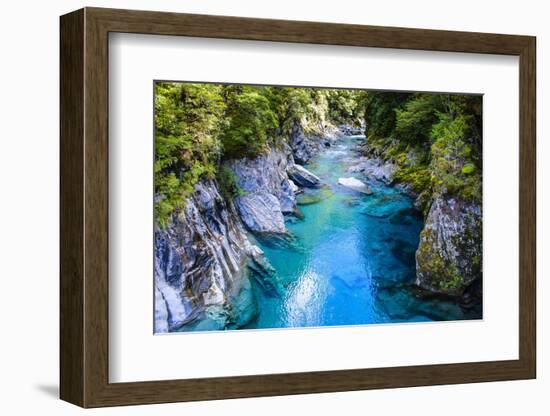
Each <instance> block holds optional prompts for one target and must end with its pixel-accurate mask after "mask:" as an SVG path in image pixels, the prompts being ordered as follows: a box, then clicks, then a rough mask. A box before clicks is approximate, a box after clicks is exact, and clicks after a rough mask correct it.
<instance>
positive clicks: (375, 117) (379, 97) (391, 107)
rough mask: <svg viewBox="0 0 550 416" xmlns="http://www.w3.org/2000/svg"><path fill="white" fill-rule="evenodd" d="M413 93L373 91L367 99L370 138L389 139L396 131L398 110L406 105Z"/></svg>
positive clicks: (367, 120)
mask: <svg viewBox="0 0 550 416" xmlns="http://www.w3.org/2000/svg"><path fill="white" fill-rule="evenodd" d="M410 96H411V94H407V93H400V92H382V91H373V92H369V93H368V97H367V99H366V101H365V121H366V123H367V131H366V134H367V136H368V137H369V139H371V138H372V139H376V138H378V139H387V138H391V137H392V136H393V135H394V133H395V125H396V111H397V110H400V109H402V108H403V107H404V105H405V104H406V102H407V99H408V98H409V97H410Z"/></svg>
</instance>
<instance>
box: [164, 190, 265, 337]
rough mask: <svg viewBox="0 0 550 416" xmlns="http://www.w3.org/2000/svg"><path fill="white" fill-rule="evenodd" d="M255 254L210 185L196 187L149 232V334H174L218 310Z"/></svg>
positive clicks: (235, 218) (227, 206)
mask: <svg viewBox="0 0 550 416" xmlns="http://www.w3.org/2000/svg"><path fill="white" fill-rule="evenodd" d="M259 253H261V250H260V249H259V248H258V247H256V246H254V245H252V244H251V243H250V241H249V240H248V237H247V235H246V232H245V230H244V228H243V227H242V224H241V222H240V220H239V217H238V215H237V213H236V211H235V208H234V207H233V205H232V204H231V203H230V202H226V201H224V199H223V198H222V197H221V195H220V193H219V191H218V187H217V185H216V183H215V182H214V181H205V182H201V183H198V184H197V185H196V186H195V192H194V193H193V194H192V195H191V197H190V198H188V200H187V203H186V205H185V209H183V210H182V211H181V212H180V213H179V214H178V215H175V214H174V216H173V218H172V222H171V223H170V224H169V225H167V226H166V228H164V229H160V228H159V229H156V230H155V273H154V275H155V331H156V332H167V331H171V330H174V329H177V328H178V327H180V326H181V325H183V324H185V323H187V322H190V321H192V320H193V319H194V318H196V317H197V316H198V315H199V314H200V313H201V312H204V311H205V309H206V308H208V307H211V306H216V305H217V306H222V305H224V304H225V303H226V301H227V297H228V294H229V293H230V291H231V290H232V289H233V288H234V287H235V286H236V285H237V284H238V283H239V282H240V280H241V277H242V276H243V274H244V273H245V270H246V262H247V260H248V259H249V258H250V257H254V256H258V255H260V254H259Z"/></svg>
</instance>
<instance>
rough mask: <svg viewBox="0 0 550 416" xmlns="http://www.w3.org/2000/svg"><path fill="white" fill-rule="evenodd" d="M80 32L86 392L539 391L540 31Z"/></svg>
mask: <svg viewBox="0 0 550 416" xmlns="http://www.w3.org/2000/svg"><path fill="white" fill-rule="evenodd" d="M60 28H61V50H60V54H61V128H60V130H61V173H60V176H61V178H60V181H61V248H60V251H61V272H60V274H61V276H60V278H61V305H60V322H61V334H60V335H61V351H60V355H61V388H60V395H61V398H62V399H63V400H66V401H68V402H71V403H74V404H77V405H79V406H82V407H101V406H115V405H129V404H146V403H163V402H177V401H190V400H212V399H224V398H237V397H256V396H268V395H287V394H303V393H319V392H336V391H349V390H362V389H375V388H397V387H410V386H422V385H436V384H454V383H473V382H487V381H500V380H517V379H529V378H535V376H536V333H535V318H536V317H535V310H536V308H535V298H536V296H535V294H536V292H535V244H536V238H535V220H536V212H535V197H536V195H535V160H536V157H535V156H536V153H535V113H536V108H535V107H536V97H535V50H536V46H535V38H534V37H530V36H518V35H500V34H486V33H467V32H451V31H435V30H421V29H404V28H390V27H374V26H361V25H344V24H332V23H330V24H329V23H315V22H297V21H283V20H265V19H252V18H240V17H225V16H206V15H190V14H176V13H160V12H147V11H130V10H115V9H100V8H85V9H81V10H78V11H75V12H72V13H70V14H67V15H64V16H62V17H61V26H60Z"/></svg>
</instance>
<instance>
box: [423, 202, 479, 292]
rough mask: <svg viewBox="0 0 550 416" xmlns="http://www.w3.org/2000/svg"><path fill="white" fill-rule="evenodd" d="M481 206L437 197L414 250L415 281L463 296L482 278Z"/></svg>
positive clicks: (424, 286)
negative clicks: (467, 289)
mask: <svg viewBox="0 0 550 416" xmlns="http://www.w3.org/2000/svg"><path fill="white" fill-rule="evenodd" d="M481 231H482V230H481V206H479V205H478V204H475V203H469V202H465V201H462V200H460V199H457V198H451V197H445V196H438V197H436V198H435V200H434V201H433V203H432V205H431V207H430V210H429V212H428V216H427V218H426V223H425V226H424V229H423V230H422V232H421V234H420V244H419V246H418V250H417V252H416V284H417V285H418V286H420V287H421V288H423V289H426V290H428V291H430V292H434V293H440V294H445V295H450V296H462V294H463V293H464V291H465V290H466V288H468V286H470V285H471V284H472V283H473V282H474V281H476V280H481V263H482V244H481Z"/></svg>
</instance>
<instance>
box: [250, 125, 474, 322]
mask: <svg viewBox="0 0 550 416" xmlns="http://www.w3.org/2000/svg"><path fill="white" fill-rule="evenodd" d="M363 139H364V136H349V137H346V138H344V139H341V140H339V141H338V142H336V143H335V144H334V145H333V146H332V147H330V148H327V149H326V150H324V151H323V152H322V153H321V154H320V155H319V156H318V157H317V158H316V159H314V160H313V161H312V163H310V164H309V165H306V168H307V169H309V170H310V171H311V172H313V173H315V174H316V175H317V176H319V177H320V178H321V180H322V182H323V184H325V186H324V187H323V188H322V189H319V190H311V189H306V192H305V193H304V194H303V195H300V196H298V203H299V208H300V210H301V211H302V213H303V215H304V218H303V219H301V220H299V219H296V218H293V217H292V218H288V220H287V228H288V230H289V232H290V233H291V235H292V236H293V240H292V241H290V242H288V241H287V242H281V241H280V240H273V239H271V240H270V239H267V240H266V239H263V240H260V241H258V243H259V245H260V246H261V248H262V249H263V250H264V252H265V254H266V256H267V258H268V259H269V261H270V262H271V264H272V265H273V267H274V268H275V270H276V272H277V278H278V279H279V282H280V287H281V290H280V291H279V293H274V291H273V290H269V291H266V290H265V287H264V286H263V285H261V284H258V282H256V281H254V280H253V281H252V288H253V290H254V296H255V300H256V302H255V303H256V304H257V308H258V314H257V318H256V319H255V320H253V321H252V322H249V323H248V324H247V325H246V328H281V327H311V326H315V327H317V326H329V325H331V326H332V325H360V324H373V323H385V322H420V321H433V320H458V319H468V318H471V316H468V314H467V313H466V314H465V312H464V311H463V310H462V309H461V307H460V306H459V305H457V304H456V303H455V302H453V301H449V300H442V299H426V298H425V297H423V296H420V294H419V293H418V292H415V290H414V288H412V283H413V282H414V278H415V257H414V253H415V251H416V249H417V247H418V241H419V233H420V231H421V229H422V226H423V223H422V217H421V215H420V213H419V212H417V211H415V210H414V208H413V200H412V199H411V198H410V197H408V196H406V195H404V194H402V193H400V192H398V191H397V190H396V189H394V188H392V187H389V186H385V185H384V184H382V183H380V182H377V181H374V180H369V179H368V178H365V177H364V175H363V174H361V173H355V174H353V173H349V172H348V168H349V167H350V165H351V164H353V162H354V159H356V157H357V156H358V155H357V154H356V148H357V146H358V144H359V143H360V142H361V141H362V140H363ZM350 176H353V177H356V178H358V179H360V180H362V181H364V182H366V183H368V184H369V186H370V187H371V189H372V190H373V191H374V192H373V194H372V195H365V194H361V193H358V192H356V191H353V190H349V189H347V188H345V187H343V186H342V185H339V184H338V178H340V177H350Z"/></svg>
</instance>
